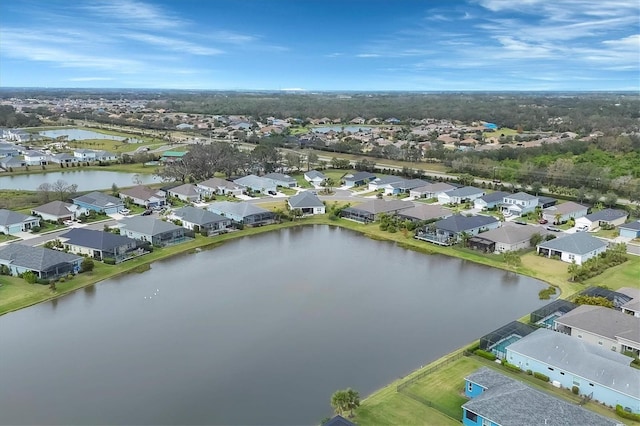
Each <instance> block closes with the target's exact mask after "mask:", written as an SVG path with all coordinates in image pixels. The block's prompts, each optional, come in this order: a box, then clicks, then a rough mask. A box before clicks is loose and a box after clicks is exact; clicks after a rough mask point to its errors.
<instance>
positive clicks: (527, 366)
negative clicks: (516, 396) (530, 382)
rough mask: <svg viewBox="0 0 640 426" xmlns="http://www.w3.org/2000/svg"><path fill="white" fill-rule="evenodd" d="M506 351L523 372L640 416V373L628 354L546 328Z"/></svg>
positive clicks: (521, 340)
mask: <svg viewBox="0 0 640 426" xmlns="http://www.w3.org/2000/svg"><path fill="white" fill-rule="evenodd" d="M576 309H577V308H576ZM571 312H573V311H571ZM571 312H569V313H567V314H565V315H570V314H571ZM506 351H507V357H506V359H507V361H509V363H511V364H513V365H517V366H518V367H520V368H521V369H522V370H531V371H532V372H536V373H542V374H544V375H546V376H547V377H549V381H550V382H552V383H559V384H560V386H562V387H563V388H567V389H571V388H573V387H574V386H575V387H577V388H578V393H579V394H580V395H583V396H585V397H586V398H589V399H591V400H593V401H597V402H600V403H602V404H606V405H609V406H612V407H615V406H616V405H618V404H619V405H621V406H622V407H623V409H624V410H626V411H629V412H631V413H640V370H638V369H636V368H633V367H631V360H632V359H631V358H630V357H628V356H626V355H622V354H621V353H618V352H615V351H612V350H610V349H609V348H605V347H604V346H599V345H592V344H590V343H587V342H584V341H581V340H579V339H575V338H573V337H571V336H569V335H567V334H564V333H558V332H556V331H552V330H548V329H546V328H541V329H539V330H536V331H534V332H533V333H531V334H529V335H528V336H526V337H524V338H522V339H520V340H518V341H517V342H514V343H512V344H510V345H509V346H507V348H506Z"/></svg>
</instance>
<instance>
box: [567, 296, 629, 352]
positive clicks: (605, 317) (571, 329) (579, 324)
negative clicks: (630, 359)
mask: <svg viewBox="0 0 640 426" xmlns="http://www.w3.org/2000/svg"><path fill="white" fill-rule="evenodd" d="M555 329H556V330H557V331H559V332H561V333H565V334H568V335H569V336H572V337H573V338H576V339H580V340H581V341H583V342H586V343H589V344H591V345H598V346H601V347H603V348H605V349H608V350H612V351H617V352H620V353H623V352H625V351H630V352H634V353H635V354H636V355H640V318H638V317H635V316H633V315H629V314H627V313H625V312H622V311H618V310H616V309H612V308H606V307H604V306H591V305H581V306H578V307H577V308H576V309H574V310H572V311H571V312H567V313H566V314H564V315H562V316H561V317H558V318H556V319H555Z"/></svg>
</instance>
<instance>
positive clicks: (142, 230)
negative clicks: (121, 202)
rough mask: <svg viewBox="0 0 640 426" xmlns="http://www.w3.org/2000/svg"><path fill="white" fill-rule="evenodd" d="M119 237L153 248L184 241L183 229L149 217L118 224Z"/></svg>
mask: <svg viewBox="0 0 640 426" xmlns="http://www.w3.org/2000/svg"><path fill="white" fill-rule="evenodd" d="M118 223H119V224H120V235H125V236H127V237H129V238H133V239H134V240H140V241H146V242H149V243H151V244H153V245H154V246H161V247H162V246H167V245H172V244H177V243H181V242H183V241H185V239H186V236H185V232H184V231H185V228H183V227H181V226H177V225H174V224H173V223H171V222H165V221H163V220H160V219H156V218H154V217H151V216H134V217H127V218H124V219H122V220H121V221H119V222H118Z"/></svg>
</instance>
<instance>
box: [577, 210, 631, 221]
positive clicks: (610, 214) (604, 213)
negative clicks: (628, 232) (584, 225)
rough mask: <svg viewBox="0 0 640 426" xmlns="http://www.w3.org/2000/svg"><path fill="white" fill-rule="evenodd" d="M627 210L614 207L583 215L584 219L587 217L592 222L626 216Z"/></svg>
mask: <svg viewBox="0 0 640 426" xmlns="http://www.w3.org/2000/svg"><path fill="white" fill-rule="evenodd" d="M627 215H628V214H627V212H625V211H624V210H616V209H604V210H600V211H599V212H595V213H591V214H588V215H586V216H585V218H586V219H589V220H590V221H592V222H595V221H600V220H604V221H610V220H616V219H620V218H622V217H627Z"/></svg>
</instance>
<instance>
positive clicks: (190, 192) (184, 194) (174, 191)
mask: <svg viewBox="0 0 640 426" xmlns="http://www.w3.org/2000/svg"><path fill="white" fill-rule="evenodd" d="M167 194H169V196H171V197H176V198H178V199H179V200H182V201H186V202H188V203H194V202H197V201H199V200H200V191H198V187H197V186H195V185H194V184H192V183H185V184H183V185H179V186H176V187H173V188H170V189H168V190H167Z"/></svg>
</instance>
